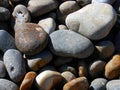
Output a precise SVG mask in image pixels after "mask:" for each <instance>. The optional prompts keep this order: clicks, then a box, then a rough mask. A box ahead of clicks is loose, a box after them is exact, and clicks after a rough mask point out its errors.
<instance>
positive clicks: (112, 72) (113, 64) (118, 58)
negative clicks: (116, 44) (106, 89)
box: [105, 54, 120, 79]
mask: <svg viewBox="0 0 120 90" xmlns="http://www.w3.org/2000/svg"><path fill="white" fill-rule="evenodd" d="M119 75H120V55H119V54H115V55H114V56H113V57H112V59H111V60H110V61H109V62H108V63H107V64H106V66H105V77H106V78H108V79H114V78H117V77H119Z"/></svg>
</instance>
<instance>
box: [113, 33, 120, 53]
mask: <svg viewBox="0 0 120 90" xmlns="http://www.w3.org/2000/svg"><path fill="white" fill-rule="evenodd" d="M114 41H115V51H117V52H120V45H119V44H120V31H119V32H118V33H117V35H116V37H115V40H114Z"/></svg>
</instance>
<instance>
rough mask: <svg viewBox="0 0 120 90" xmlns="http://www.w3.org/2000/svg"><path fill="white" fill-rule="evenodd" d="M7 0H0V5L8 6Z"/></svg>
mask: <svg viewBox="0 0 120 90" xmlns="http://www.w3.org/2000/svg"><path fill="white" fill-rule="evenodd" d="M8 1H9V0H2V1H0V6H2V7H8V6H9V2H8Z"/></svg>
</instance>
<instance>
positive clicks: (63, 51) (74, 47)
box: [49, 30, 94, 58]
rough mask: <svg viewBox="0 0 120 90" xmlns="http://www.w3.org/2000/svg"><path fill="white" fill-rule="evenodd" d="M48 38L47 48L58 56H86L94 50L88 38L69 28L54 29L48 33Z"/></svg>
mask: <svg viewBox="0 0 120 90" xmlns="http://www.w3.org/2000/svg"><path fill="white" fill-rule="evenodd" d="M50 39H51V43H50V47H49V48H50V50H51V51H52V53H53V54H55V55H58V56H65V57H75V58H87V57H89V56H90V55H91V54H92V53H93V51H94V47H93V44H92V42H91V41H90V40H89V39H87V38H86V37H84V36H82V35H80V34H78V33H76V32H73V31H70V30H57V31H54V32H53V33H51V34H50Z"/></svg>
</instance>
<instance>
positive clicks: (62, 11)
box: [57, 1, 80, 23]
mask: <svg viewBox="0 0 120 90" xmlns="http://www.w3.org/2000/svg"><path fill="white" fill-rule="evenodd" d="M79 9H80V7H79V5H78V4H77V2H76V1H65V2H63V3H62V4H60V6H59V9H58V11H57V19H58V20H59V22H61V23H64V21H65V19H66V16H67V15H68V14H70V13H72V12H75V11H77V10H79Z"/></svg>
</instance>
